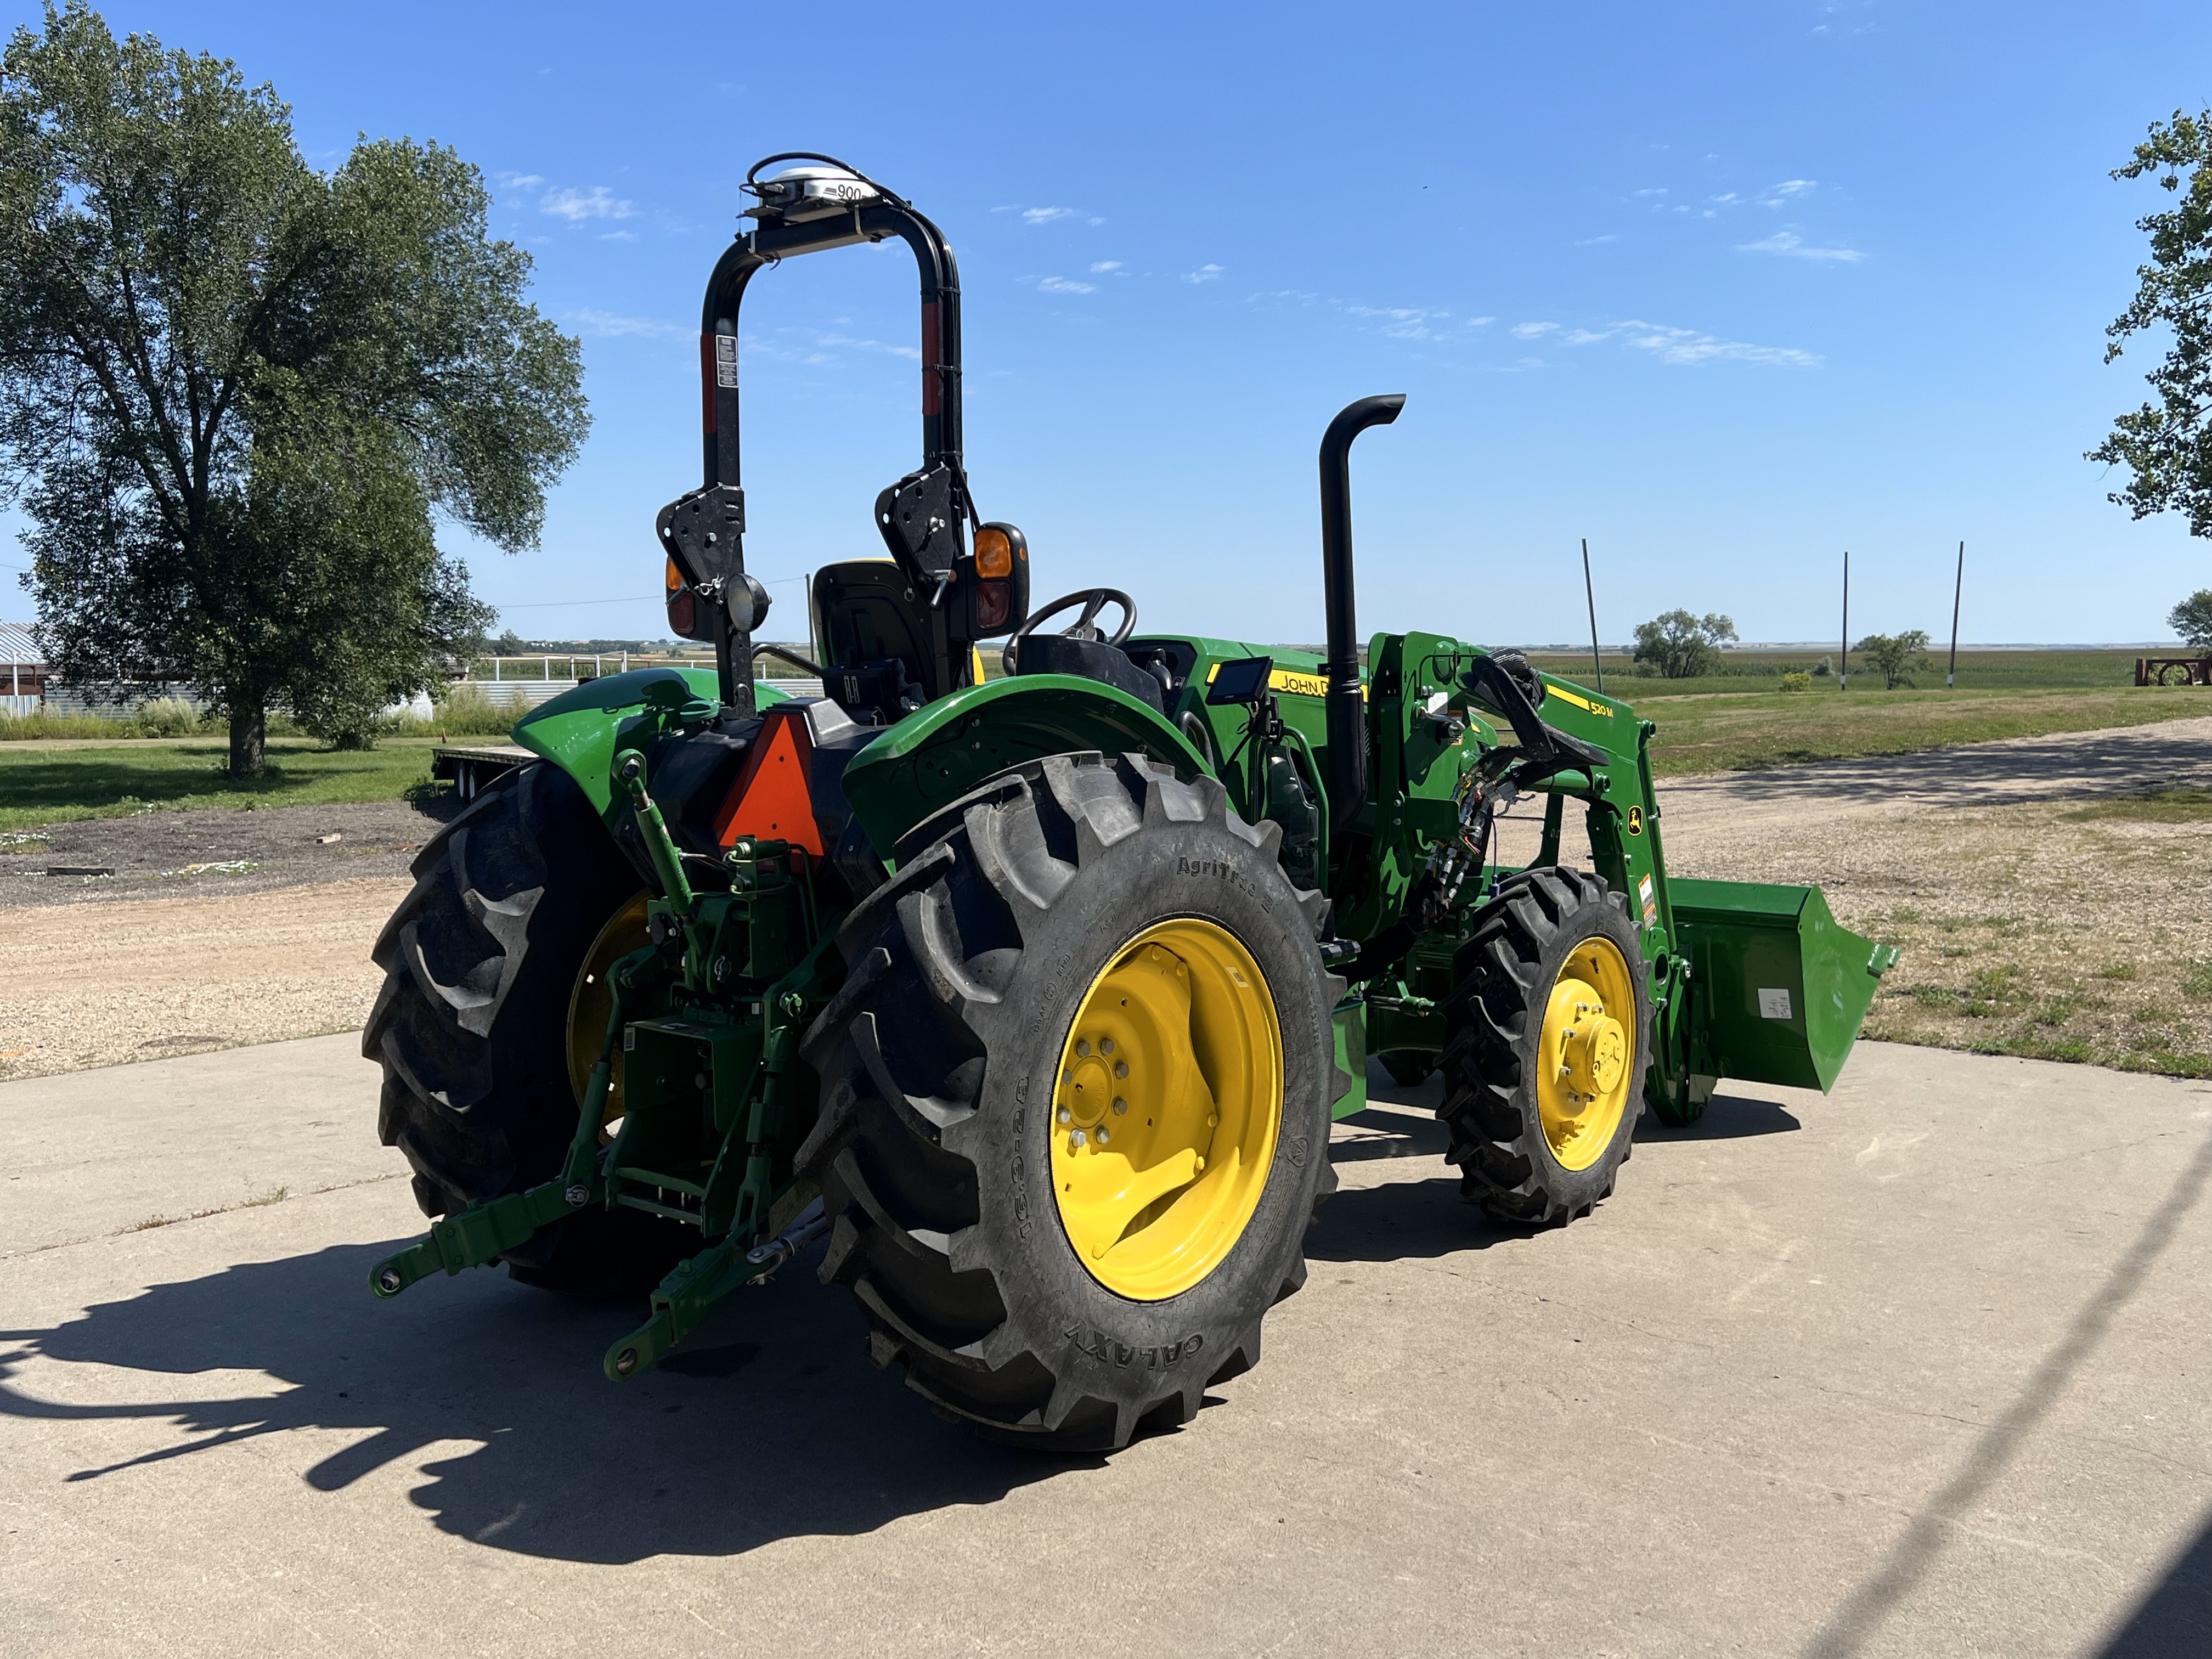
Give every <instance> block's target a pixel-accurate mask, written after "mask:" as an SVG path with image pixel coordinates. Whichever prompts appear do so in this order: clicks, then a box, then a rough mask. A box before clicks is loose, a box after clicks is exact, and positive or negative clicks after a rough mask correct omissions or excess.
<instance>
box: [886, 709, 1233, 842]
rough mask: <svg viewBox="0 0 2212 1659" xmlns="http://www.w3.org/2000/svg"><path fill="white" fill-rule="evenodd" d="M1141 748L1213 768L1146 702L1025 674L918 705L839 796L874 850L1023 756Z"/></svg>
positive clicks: (1167, 759)
mask: <svg viewBox="0 0 2212 1659" xmlns="http://www.w3.org/2000/svg"><path fill="white" fill-rule="evenodd" d="M1094 749H1095V750H1101V751H1103V753H1106V754H1109V755H1121V754H1132V753H1133V754H1140V755H1144V756H1146V757H1148V758H1150V759H1152V760H1155V761H1158V762H1159V763H1161V764H1162V765H1164V766H1169V767H1172V768H1173V769H1175V772H1176V775H1177V776H1179V777H1183V778H1194V777H1200V776H1204V777H1211V776H1212V775H1213V769H1212V767H1210V766H1209V765H1207V764H1206V759H1205V757H1203V756H1201V755H1200V753H1199V752H1198V750H1195V749H1194V748H1193V747H1192V746H1191V744H1190V740H1189V739H1188V738H1186V737H1184V736H1183V735H1182V732H1178V731H1176V729H1175V727H1174V726H1170V724H1169V723H1168V721H1167V720H1166V718H1165V717H1164V715H1162V714H1160V713H1159V712H1158V710H1157V709H1155V708H1152V707H1151V706H1150V705H1148V704H1146V703H1145V702H1140V701H1139V700H1138V699H1137V698H1135V697H1133V696H1130V695H1129V694H1128V693H1127V692H1126V691H1121V690H1116V689H1115V687H1113V686H1110V685H1107V684H1103V682H1101V681H1098V680H1090V679H1084V678H1080V677H1079V676H1076V675H1073V674H1023V675H1019V676H1016V677H1013V678H1007V679H1000V680H993V681H991V682H989V683H988V684H984V685H970V686H966V687H963V689H961V690H957V691H955V692H954V693H952V695H951V696H947V697H940V698H939V699H938V700H937V701H936V702H933V703H931V704H929V705H928V706H927V708H921V709H917V710H916V711H915V713H914V714H909V715H908V716H907V718H906V719H904V720H901V721H900V722H899V723H898V724H897V725H896V726H892V727H891V728H890V730H889V731H887V732H884V734H883V736H881V737H880V738H877V739H876V740H875V741H874V742H873V743H872V744H869V745H868V746H867V747H866V749H864V750H861V751H860V753H859V754H858V755H856V756H855V757H854V759H853V763H852V764H851V765H849V766H848V767H847V768H846V769H845V780H844V781H845V799H846V800H847V801H848V802H849V803H850V804H851V805H852V808H853V812H854V817H857V818H859V820H860V827H861V828H862V829H865V830H866V832H867V836H868V840H869V842H870V843H871V844H872V846H873V847H874V848H875V849H876V852H877V854H878V855H879V856H884V857H888V856H889V855H890V849H891V848H893V847H895V846H896V845H897V843H898V839H899V837H900V836H902V835H904V834H905V833H906V832H907V831H908V829H912V828H913V827H914V826H915V824H917V823H921V821H922V819H924V818H926V817H928V816H929V815H930V814H931V813H932V812H934V811H937V810H938V808H939V807H941V806H943V805H945V804H946V803H947V802H949V801H954V800H957V799H959V798H960V797H961V796H962V795H964V794H966V793H968V792H969V790H970V789H972V788H974V787H975V786H976V785H977V784H979V783H981V782H982V781H983V780H984V779H986V778H988V777H993V776H995V775H997V774H999V773H1000V772H1003V771H1005V770H1006V769H1007V768H1009V767H1012V766H1019V765H1020V764H1021V763H1023V762H1024V761H1030V760H1036V759H1038V758H1039V757H1042V756H1046V755H1065V754H1070V753H1073V752H1076V751H1079V750H1094Z"/></svg>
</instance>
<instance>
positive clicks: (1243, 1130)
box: [1050, 917, 1283, 1302]
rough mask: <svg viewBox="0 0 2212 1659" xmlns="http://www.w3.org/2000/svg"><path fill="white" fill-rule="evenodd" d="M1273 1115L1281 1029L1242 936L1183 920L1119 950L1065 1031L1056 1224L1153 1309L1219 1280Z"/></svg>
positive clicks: (1252, 1196)
mask: <svg viewBox="0 0 2212 1659" xmlns="http://www.w3.org/2000/svg"><path fill="white" fill-rule="evenodd" d="M1282 1121H1283V1033H1282V1026H1281V1024H1280V1023H1279V1020H1278V1019H1277V1018H1276V1014H1275V999H1274V997H1273V994H1271V993H1270V992H1269V990H1268V988H1267V980H1266V979H1265V978H1264V977H1263V976H1262V975H1261V972H1260V967H1259V964H1258V963H1255V962H1254V961H1253V960H1252V954H1251V952H1250V951H1247V950H1246V949H1245V948H1244V947H1243V945H1241V944H1239V943H1238V942H1237V939H1236V936H1235V935H1233V934H1232V933H1230V932H1229V931H1228V930H1227V929H1226V928H1224V927H1220V926H1218V924H1216V923H1214V922H1211V921H1203V920H1200V918H1197V917H1185V918H1182V919H1179V920H1177V921H1164V922H1162V923H1160V924H1159V925H1158V927H1148V928H1146V930H1145V931H1144V932H1143V933H1139V934H1138V935H1137V936H1136V938H1134V939H1131V940H1130V941H1129V942H1128V943H1127V945H1123V946H1122V947H1121V949H1120V950H1119V951H1116V952H1115V955H1114V959H1113V960H1112V961H1111V962H1109V963H1107V964H1106V968H1105V970H1104V971H1103V973H1101V974H1100V975H1098V977H1097V979H1095V980H1093V981H1091V988H1090V990H1089V991H1087V992H1086V993H1085V994H1084V998H1083V1002H1082V1006H1079V1008H1078V1009H1077V1010H1076V1012H1075V1020H1074V1023H1073V1024H1072V1025H1071V1026H1070V1027H1069V1028H1068V1033H1067V1041H1066V1043H1065V1044H1064V1045H1063V1046H1062V1048H1061V1049H1060V1075H1059V1080H1058V1085H1057V1086H1056V1088H1055V1090H1054V1095H1053V1113H1052V1122H1051V1125H1050V1133H1051V1137H1052V1158H1051V1163H1052V1189H1053V1196H1054V1199H1055V1200H1057V1201H1058V1203H1059V1206H1060V1225H1061V1226H1062V1227H1064V1228H1065V1229H1066V1231H1067V1238H1068V1242H1069V1243H1071V1244H1073V1246H1074V1247H1075V1254H1076V1255H1077V1256H1078V1258H1079V1259H1080V1260H1081V1261H1082V1263H1083V1265H1084V1267H1085V1268H1087V1269H1089V1271H1090V1273H1091V1277H1092V1278H1093V1279H1097V1281H1098V1282H1099V1283H1100V1284H1101V1285H1104V1286H1105V1287H1106V1288H1107V1289H1108V1290H1109V1291H1113V1292H1114V1293H1115V1295H1117V1296H1125V1297H1129V1298H1130V1299H1131V1300H1132V1301H1137V1302H1159V1301H1164V1300H1165V1299H1166V1298H1167V1297H1171V1296H1178V1295H1180V1294H1182V1292H1183V1291H1187V1290H1188V1289H1189V1288H1190V1287H1191V1286H1192V1285H1195V1284H1197V1283H1198V1282H1199V1280H1200V1279H1204V1278H1205V1277H1206V1274H1208V1273H1212V1271H1213V1269H1214V1268H1215V1267H1218V1266H1219V1265H1220V1264H1221V1261H1222V1260H1223V1258H1225V1256H1227V1255H1228V1254H1229V1252H1230V1251H1231V1249H1234V1248H1235V1247H1236V1244H1237V1240H1238V1239H1239V1238H1241V1237H1243V1234H1244V1229H1245V1227H1246V1226H1247V1225H1249V1223H1250V1221H1251V1219H1252V1212H1254V1211H1255V1210H1256V1209H1257V1208H1259V1206H1260V1194H1261V1192H1262V1191H1263V1190H1264V1189H1265V1188H1266V1187H1267V1171H1268V1170H1269V1169H1270V1168H1271V1167H1273V1164H1274V1160H1275V1138H1276V1135H1277V1133H1279V1130H1280V1129H1281V1127H1282Z"/></svg>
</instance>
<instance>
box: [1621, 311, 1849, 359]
mask: <svg viewBox="0 0 2212 1659" xmlns="http://www.w3.org/2000/svg"><path fill="white" fill-rule="evenodd" d="M1615 328H1616V329H1617V330H1618V331H1620V333H1621V335H1622V336H1623V337H1624V341H1623V343H1625V344H1627V345H1632V346H1634V347H1636V348H1637V349H1638V350H1640V351H1648V352H1650V353H1651V354H1652V356H1656V358H1658V360H1659V361H1660V362H1662V363H1674V364H1679V365H1695V364H1699V363H1711V362H1735V363H1761V364H1765V365H1766V366H1768V367H1770V368H1819V367H1820V357H1819V356H1817V355H1816V354H1815V353H1813V352H1810V351H1800V350H1798V349H1796V347H1795V346H1763V345H1751V344H1748V343H1746V342H1744V341H1742V340H1723V339H1722V338H1720V337H1718V336H1717V335H1713V334H1700V333H1699V331H1697V330H1696V329H1693V328H1674V327H1670V326H1669V325H1667V324H1664V323H1644V322H1633V321H1631V322H1624V323H1620V324H1616V325H1615Z"/></svg>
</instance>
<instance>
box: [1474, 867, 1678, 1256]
mask: <svg viewBox="0 0 2212 1659" xmlns="http://www.w3.org/2000/svg"><path fill="white" fill-rule="evenodd" d="M1452 966H1453V975H1454V980H1455V984H1454V987H1453V990H1452V994H1451V995H1450V997H1449V1000H1447V1001H1446V1003H1445V1009H1444V1012H1445V1018H1446V1019H1447V1021H1448V1023H1449V1029H1450V1036H1449V1038H1448V1039H1447V1041H1446V1042H1445V1045H1444V1051H1443V1073H1444V1101H1443V1105H1442V1106H1441V1107H1439V1108H1438V1109H1437V1115H1438V1116H1439V1117H1441V1118H1442V1119H1443V1121H1444V1123H1445V1126H1446V1127H1448V1128H1449V1131H1450V1133H1451V1146H1450V1149H1449V1151H1448V1152H1446V1153H1445V1157H1446V1158H1447V1159H1448V1160H1449V1161H1450V1162H1451V1163H1453V1164H1457V1165H1458V1166H1459V1170H1460V1190H1461V1192H1462V1194H1464V1195H1465V1196H1466V1197H1468V1198H1469V1199H1471V1200H1474V1201H1476V1202H1478V1203H1480V1205H1481V1206H1483V1208H1484V1209H1486V1210H1487V1211H1489V1212H1490V1213H1491V1214H1492V1215H1493V1216H1496V1217H1497V1218H1498V1219H1500V1220H1502V1221H1506V1222H1510V1223H1513V1224H1515V1225H1520V1226H1527V1227H1542V1226H1550V1225H1556V1224H1558V1223H1561V1222H1565V1221H1571V1220H1572V1219H1574V1218H1576V1217H1577V1216H1580V1215H1584V1214H1587V1213H1588V1212H1589V1210H1590V1208H1591V1206H1594V1205H1595V1204H1596V1203H1598V1202H1599V1200H1602V1199H1606V1198H1610V1197H1611V1196H1612V1195H1613V1180H1614V1176H1615V1174H1616V1172H1617V1171H1618V1170H1619V1169H1620V1165H1621V1164H1623V1163H1624V1162H1626V1159H1627V1158H1628V1155H1629V1152H1630V1149H1631V1147H1632V1144H1633V1142H1634V1139H1635V1130H1636V1120H1637V1117H1638V1115H1639V1114H1640V1113H1641V1112H1642V1110H1643V1102H1644V1073H1645V1070H1646V1069H1647V1067H1648V1066H1649V1065H1650V1053H1651V997H1650V988H1649V984H1648V980H1647V975H1646V974H1645V971H1644V955H1643V950H1642V946H1641V945H1640V943H1639V941H1638V939H1637V936H1636V929H1635V927H1634V924H1633V923H1632V922H1631V921H1630V920H1629V917H1628V911H1627V907H1626V902H1625V901H1624V900H1623V898H1622V896H1620V894H1618V893H1615V892H1613V891H1611V890H1609V889H1608V888H1607V886H1606V884H1604V883H1603V882H1602V881H1601V880H1599V879H1598V878H1596V877H1595V876H1592V875H1589V874H1585V873H1584V872H1581V871H1577V870H1571V869H1566V868H1564V867H1559V866H1551V867H1547V868H1543V869H1537V870H1528V871H1524V872H1522V873H1521V874H1519V875H1516V876H1510V877H1508V878H1506V879H1505V880H1504V881H1503V882H1501V883H1500V884H1499V885H1498V894H1497V896H1495V897H1494V898H1492V900H1491V901H1490V902H1489V903H1488V904H1486V905H1485V906H1484V907H1483V908H1482V910H1481V911H1480V913H1479V914H1478V915H1477V916H1476V918H1475V924H1474V935H1473V937H1471V938H1470V939H1468V942H1467V943H1466V944H1465V945H1462V946H1461V947H1460V949H1459V951H1458V953H1457V955H1456V956H1455V957H1454V959H1453V964H1452Z"/></svg>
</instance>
